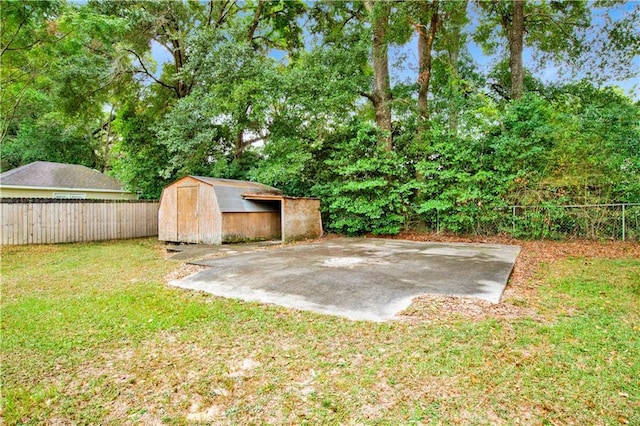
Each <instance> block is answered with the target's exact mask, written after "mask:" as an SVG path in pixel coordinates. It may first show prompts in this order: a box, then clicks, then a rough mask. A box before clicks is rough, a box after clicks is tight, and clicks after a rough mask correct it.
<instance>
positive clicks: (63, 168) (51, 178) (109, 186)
mask: <svg viewBox="0 0 640 426" xmlns="http://www.w3.org/2000/svg"><path fill="white" fill-rule="evenodd" d="M0 185H3V186H35V187H47V188H82V189H102V190H111V191H113V190H116V191H121V190H122V185H121V184H120V182H118V181H117V180H115V179H114V178H112V177H111V176H107V175H105V174H104V173H100V172H99V171H97V170H93V169H90V168H88V167H85V166H80V165H77V164H62V163H52V162H48V161H36V162H34V163H31V164H27V165H25V166H21V167H18V168H16V169H13V170H9V171H8V172H4V173H2V174H0Z"/></svg>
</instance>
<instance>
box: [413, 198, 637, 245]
mask: <svg viewBox="0 0 640 426" xmlns="http://www.w3.org/2000/svg"><path fill="white" fill-rule="evenodd" d="M452 217H454V219H451V218H452ZM425 224H426V227H427V228H428V229H429V230H432V231H436V232H441V231H445V232H446V231H448V232H457V233H464V232H471V233H475V234H478V235H495V234H499V233H503V234H509V235H511V236H513V237H515V238H523V239H549V240H559V239H566V238H586V239H594V240H598V239H606V240H622V241H640V203H619V204H585V205H529V206H525V205H521V206H504V207H490V206H478V207H475V208H470V207H468V206H466V207H460V208H458V209H455V208H454V209H452V211H451V212H437V213H436V214H434V215H433V217H428V218H426V220H425Z"/></svg>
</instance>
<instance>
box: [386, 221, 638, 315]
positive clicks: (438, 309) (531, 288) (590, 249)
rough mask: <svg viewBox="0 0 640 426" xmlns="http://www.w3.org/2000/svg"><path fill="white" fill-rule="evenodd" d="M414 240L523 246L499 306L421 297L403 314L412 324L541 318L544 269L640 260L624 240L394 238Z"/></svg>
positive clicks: (634, 247) (632, 245)
mask: <svg viewBox="0 0 640 426" xmlns="http://www.w3.org/2000/svg"><path fill="white" fill-rule="evenodd" d="M393 239H403V240H411V241H425V242H427V241H430V242H459V243H487V244H508V245H517V246H520V247H522V251H521V252H520V255H519V256H518V259H517V260H516V263H515V266H514V268H513V272H512V273H511V277H510V278H509V282H508V284H507V288H506V289H505V291H504V294H503V296H502V301H501V302H500V303H498V304H493V303H489V302H486V301H482V300H477V299H470V298H463V297H447V296H435V295H429V296H421V297H417V298H416V299H414V301H413V303H412V304H411V306H410V307H409V308H408V309H407V310H405V311H404V312H402V314H401V315H399V318H400V319H403V320H408V321H425V320H427V321H428V320H435V319H443V318H451V317H452V316H460V317H463V318H466V319H472V320H482V319H486V318H496V319H511V318H522V317H528V318H532V319H534V320H537V319H540V318H539V317H538V316H537V314H536V313H535V311H536V310H535V309H534V306H533V303H534V302H533V301H534V300H535V298H534V296H535V294H536V290H537V287H538V286H539V284H540V283H539V281H538V280H537V279H536V274H537V273H538V271H539V269H540V266H541V265H542V264H548V263H552V262H556V261H559V260H562V259H567V258H586V259H594V258H601V259H621V258H639V259H640V244H638V243H634V242H622V241H592V240H571V241H523V240H518V239H515V238H511V237H509V236H492V237H483V236H457V235H448V234H421V233H412V232H405V233H401V234H400V235H397V236H395V237H393Z"/></svg>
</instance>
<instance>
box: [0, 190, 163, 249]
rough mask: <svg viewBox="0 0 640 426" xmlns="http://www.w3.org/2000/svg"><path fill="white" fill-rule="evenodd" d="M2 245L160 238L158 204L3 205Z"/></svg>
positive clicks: (0, 208)
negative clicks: (158, 236)
mask: <svg viewBox="0 0 640 426" xmlns="http://www.w3.org/2000/svg"><path fill="white" fill-rule="evenodd" d="M0 221H1V222H0V233H1V235H0V241H1V243H2V244H3V245H21V244H55V243H70V242H82V241H100V240H117V239H128V238H138V237H150V236H154V235H158V203H157V202H144V201H140V202H135V201H134V202H117V201H116V202H109V201H95V202H91V201H84V200H83V201H81V202H79V201H70V200H47V201H46V202H33V201H29V202H13V201H11V202H2V203H0Z"/></svg>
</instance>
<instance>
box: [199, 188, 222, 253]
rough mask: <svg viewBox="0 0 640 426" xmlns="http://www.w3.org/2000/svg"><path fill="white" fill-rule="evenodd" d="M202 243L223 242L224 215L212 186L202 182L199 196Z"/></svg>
mask: <svg viewBox="0 0 640 426" xmlns="http://www.w3.org/2000/svg"><path fill="white" fill-rule="evenodd" d="M198 226H199V235H200V241H199V242H200V243H202V244H222V215H221V214H220V208H219V207H218V201H217V199H216V194H215V191H214V189H213V187H212V186H210V185H207V184H204V183H201V184H200V194H199V197H198Z"/></svg>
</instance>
